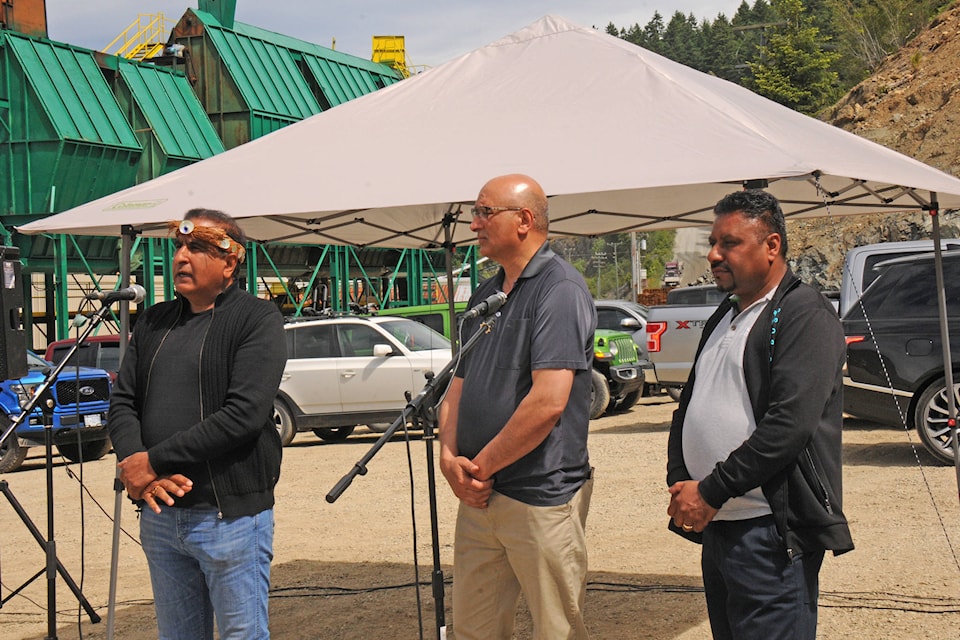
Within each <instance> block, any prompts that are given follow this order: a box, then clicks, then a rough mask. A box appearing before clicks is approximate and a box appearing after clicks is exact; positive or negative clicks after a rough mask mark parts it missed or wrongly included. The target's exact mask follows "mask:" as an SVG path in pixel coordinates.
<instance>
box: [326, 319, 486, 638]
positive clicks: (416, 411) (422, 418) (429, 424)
mask: <svg viewBox="0 0 960 640" xmlns="http://www.w3.org/2000/svg"><path fill="white" fill-rule="evenodd" d="M501 304H503V303H502V302H501ZM497 308H499V306H498V307H497ZM495 323H496V317H492V318H488V319H486V320H484V321H483V322H482V323H480V328H479V329H478V330H477V332H476V333H474V334H473V335H472V336H470V339H469V340H467V342H466V343H465V344H464V345H463V346H462V347H461V348H460V351H459V354H458V356H457V357H455V358H454V359H453V360H451V361H450V362H449V363H447V366H445V367H444V368H443V370H442V371H440V373H439V374H437V375H436V376H431V375H430V374H427V384H426V385H425V386H424V387H423V389H422V390H421V391H420V393H418V394H417V395H416V397H414V398H412V399H410V400H409V402H407V406H405V407H404V408H403V412H402V413H401V414H400V417H399V418H397V419H396V420H394V422H393V424H391V425H390V428H388V429H387V430H386V431H384V432H383V435H381V436H380V438H379V439H378V440H377V441H376V442H375V443H374V444H373V446H372V447H370V450H369V451H367V453H366V454H365V455H364V456H363V457H362V458H361V459H360V460H359V461H358V462H357V463H356V464H355V465H353V469H351V470H350V472H349V473H347V475H345V476H343V478H341V479H340V482H338V483H337V484H336V486H334V487H333V489H331V490H330V493H328V494H327V502H331V503H332V502H335V501H336V499H337V498H339V497H340V495H341V494H342V493H343V492H344V491H346V489H347V487H349V486H350V483H351V482H353V479H354V478H356V477H357V476H358V475H361V476H362V475H366V473H367V463H368V462H370V460H372V459H373V457H374V456H375V455H377V452H378V451H380V449H381V448H383V445H385V444H386V443H387V442H388V441H389V440H390V438H391V437H393V434H394V433H396V431H397V429H399V428H400V427H402V426H404V425H405V424H406V423H407V421H408V420H411V419H413V420H416V421H417V422H418V423H420V424H422V425H423V441H424V443H425V444H426V445H427V489H428V493H429V499H430V534H431V540H432V543H433V545H432V547H433V574H432V579H431V584H432V587H433V601H434V615H435V620H436V632H437V633H436V637H437V639H438V640H441V639H442V638H445V637H446V620H445V618H446V614H445V613H444V609H443V569H441V568H440V532H439V528H438V524H437V520H438V518H437V480H436V471H435V470H434V467H433V441H434V440H435V439H436V436H435V434H434V428H435V427H436V424H437V416H436V406H437V403H438V402H439V401H440V398H441V395H442V394H443V390H444V389H446V387H447V385H448V384H449V382H450V380H451V379H452V378H453V372H454V369H455V368H456V366H457V362H459V360H460V358H462V357H463V356H464V355H466V354H467V353H469V351H470V349H472V348H473V346H474V344H476V342H477V340H479V339H480V338H481V337H483V336H484V335H485V334H487V333H489V332H490V331H491V330H492V329H493V326H494V324H495ZM421 631H422V629H421Z"/></svg>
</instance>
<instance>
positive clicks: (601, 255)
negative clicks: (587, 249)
mask: <svg viewBox="0 0 960 640" xmlns="http://www.w3.org/2000/svg"><path fill="white" fill-rule="evenodd" d="M606 262H607V253H606V252H605V251H598V252H597V253H595V254H593V264H594V266H596V267H597V299H598V300H599V299H600V295H601V293H600V270H601V269H602V267H603V265H604V264H606Z"/></svg>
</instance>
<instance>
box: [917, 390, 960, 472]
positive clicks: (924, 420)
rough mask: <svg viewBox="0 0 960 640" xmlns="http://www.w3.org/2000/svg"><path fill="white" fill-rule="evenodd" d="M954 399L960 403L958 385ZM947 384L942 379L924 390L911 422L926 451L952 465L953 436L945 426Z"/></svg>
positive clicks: (947, 417)
mask: <svg viewBox="0 0 960 640" xmlns="http://www.w3.org/2000/svg"><path fill="white" fill-rule="evenodd" d="M953 388H954V398H955V399H956V400H957V402H960V394H958V393H957V392H958V390H960V384H954V386H953ZM949 417H950V414H949V408H948V407H947V382H946V380H944V379H943V378H940V379H939V380H937V381H935V382H933V383H932V384H931V385H930V386H929V387H927V388H926V389H924V391H923V394H922V395H921V396H920V400H919V401H918V402H917V407H916V409H914V413H913V422H914V424H915V425H916V427H917V433H919V434H920V440H921V442H923V446H924V447H926V448H927V451H929V452H930V453H932V454H933V456H934V457H935V458H936V459H937V460H939V461H940V462H943V463H945V464H953V447H954V446H955V443H954V442H953V434H952V433H951V429H950V427H949V425H948V424H947V420H948V419H949Z"/></svg>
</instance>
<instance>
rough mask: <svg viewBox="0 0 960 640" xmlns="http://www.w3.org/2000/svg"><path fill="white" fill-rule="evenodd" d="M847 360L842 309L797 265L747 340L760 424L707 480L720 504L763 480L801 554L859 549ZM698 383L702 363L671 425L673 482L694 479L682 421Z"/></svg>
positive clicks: (705, 490) (750, 385)
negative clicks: (846, 440) (848, 506)
mask: <svg viewBox="0 0 960 640" xmlns="http://www.w3.org/2000/svg"><path fill="white" fill-rule="evenodd" d="M732 304H733V303H732V302H731V301H730V299H729V297H728V298H727V299H726V300H724V301H723V302H722V303H721V304H720V306H719V307H718V308H717V310H716V311H715V312H714V314H713V315H712V316H710V319H709V320H708V321H707V324H706V326H705V327H704V330H703V335H702V336H701V339H700V345H699V347H698V348H697V358H699V357H700V351H701V350H702V349H703V345H704V344H705V343H706V340H707V338H708V337H709V335H710V333H711V332H712V331H713V330H714V329H715V328H716V326H717V324H718V323H719V322H720V320H721V319H722V318H723V316H724V315H725V314H726V313H727V312H728V311H729V310H730V307H731V306H732ZM843 362H844V338H843V329H842V327H841V325H840V321H839V319H838V318H837V314H836V312H835V311H834V309H833V307H832V306H830V303H829V302H828V301H827V300H826V299H825V298H824V297H823V296H822V295H821V294H820V293H819V292H818V291H816V290H815V289H813V288H812V287H810V286H808V285H805V284H803V283H801V282H800V280H799V278H797V277H796V276H795V275H794V274H793V273H792V272H790V271H789V270H788V271H787V273H786V275H785V276H784V278H783V280H782V281H781V282H780V285H779V286H778V287H777V290H776V291H775V292H774V295H773V299H772V300H771V301H770V302H769V303H768V304H767V306H766V307H765V308H764V309H763V312H762V313H761V315H760V317H759V318H758V319H757V322H756V324H755V325H754V326H753V329H752V330H751V331H750V335H749V336H748V337H747V344H746V346H745V348H744V354H743V370H744V376H745V377H746V385H747V390H748V393H749V396H750V405H751V406H752V407H753V413H754V418H755V419H756V423H757V429H756V431H755V432H754V433H753V434H751V436H750V437H749V438H747V439H746V440H745V441H744V442H743V444H742V445H740V446H739V447H738V448H737V449H735V450H734V451H733V452H731V453H730V455H729V456H728V457H727V459H726V460H723V461H721V462H719V463H718V464H717V466H716V467H715V468H714V470H713V472H712V473H711V474H710V475H709V476H707V477H706V478H704V479H703V480H702V481H701V482H700V485H699V486H700V494H701V496H702V497H703V499H704V500H705V501H706V502H707V503H708V504H709V505H711V506H712V507H714V508H717V509H719V508H720V507H721V506H722V505H723V504H724V503H725V502H726V501H727V500H728V499H730V498H732V497H734V496H741V495H743V494H744V493H746V492H747V491H749V490H750V489H753V488H755V487H761V489H762V491H763V495H764V496H765V497H766V498H767V501H768V502H769V503H770V508H771V510H772V511H773V516H774V520H775V522H776V526H777V531H778V532H779V534H780V537H781V539H782V541H783V544H784V548H785V551H786V552H787V554H788V555H789V556H791V557H792V556H793V555H794V554H795V553H796V552H797V551H804V550H805V551H817V550H825V549H829V550H832V551H833V552H834V554H836V555H839V554H841V553H844V552H846V551H850V550H852V549H853V540H852V539H851V537H850V530H849V528H848V526H847V520H846V518H845V517H844V515H843V510H842V468H841V446H842V445H841V429H842V426H843V395H842V393H843V377H842V376H843V373H842V371H843ZM696 383H697V381H696V364H694V367H693V368H692V369H691V371H690V377H689V379H688V380H687V384H686V385H685V386H684V389H683V392H682V393H681V395H680V406H679V408H678V409H677V410H676V411H675V412H674V414H673V422H672V424H671V426H670V440H669V445H668V455H667V485H668V486H670V485H672V484H673V483H675V482H679V481H681V480H690V479H691V478H690V474H689V472H688V471H687V468H686V465H685V464H684V460H683V444H682V441H683V437H682V431H683V420H684V415H685V414H686V410H687V405H688V403H689V401H690V395H691V393H692V392H693V385H694V384H696ZM684 535H685V534H684ZM685 537H688V538H691V539H695V540H696V539H697V536H695V535H685Z"/></svg>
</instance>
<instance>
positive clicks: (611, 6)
mask: <svg viewBox="0 0 960 640" xmlns="http://www.w3.org/2000/svg"><path fill="white" fill-rule="evenodd" d="M740 1H741V0H486V1H484V2H481V1H479V0H413V1H412V2H396V1H395V0H266V1H265V0H237V20H239V21H240V22H245V23H247V24H252V25H255V26H257V27H261V28H263V29H268V30H270V31H276V32H278V33H282V34H285V35H288V36H293V37H296V38H300V39H302V40H307V41H309V42H313V43H316V44H320V45H323V46H326V47H329V46H331V44H332V42H333V39H334V38H335V39H336V49H337V50H338V51H342V52H344V53H350V54H353V55H356V56H360V57H362V58H367V59H369V58H370V49H371V38H372V36H375V35H402V36H404V37H405V43H406V49H407V64H410V65H430V66H436V65H439V64H441V63H443V62H446V61H448V60H451V59H453V58H455V57H457V56H459V55H461V54H464V53H467V52H469V51H472V50H474V49H476V48H478V47H482V46H484V45H485V44H488V43H490V42H493V41H494V40H496V39H498V38H500V37H502V36H505V35H507V34H509V33H512V32H514V31H517V30H519V29H521V28H523V27H525V26H527V25H528V24H530V23H532V22H534V21H536V20H537V19H539V18H541V17H543V16H545V15H548V14H552V15H557V16H561V17H563V18H566V19H568V20H571V21H573V22H575V23H578V24H580V25H583V26H587V27H597V28H599V29H601V30H602V29H604V28H605V27H606V26H607V24H609V23H611V22H613V23H614V24H615V25H617V26H618V27H629V26H630V25H633V24H634V23H639V24H640V25H641V26H642V25H645V24H646V23H647V22H649V20H650V18H651V17H652V16H653V13H654V11H659V12H660V14H661V15H663V16H664V19H665V20H669V19H670V17H671V16H672V15H673V13H674V12H675V11H682V12H684V13H685V14H687V13H693V14H694V15H695V16H696V17H697V18H698V19H704V18H708V19H710V20H713V19H714V18H716V17H717V14H718V13H724V14H725V15H726V16H727V17H728V18H729V17H731V16H732V15H733V14H734V13H735V12H736V10H737V7H739V6H740ZM46 2H47V27H48V31H49V35H50V39H51V40H56V41H59V42H66V43H69V44H75V45H80V46H83V47H87V48H90V49H97V50H99V49H103V48H104V47H105V46H106V45H107V44H109V43H110V42H111V41H112V40H113V39H114V38H115V37H117V35H119V34H120V33H121V32H122V31H123V30H124V29H125V28H126V27H127V26H129V25H130V24H131V23H132V22H135V21H136V20H137V16H138V14H141V13H142V14H156V13H161V12H162V13H163V14H164V15H165V17H166V19H167V20H168V21H170V23H171V24H170V26H173V24H175V23H176V22H177V20H179V19H180V17H181V16H182V15H183V13H184V12H185V11H186V10H187V8H196V7H197V6H198V3H197V0H179V1H177V0H46Z"/></svg>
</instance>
